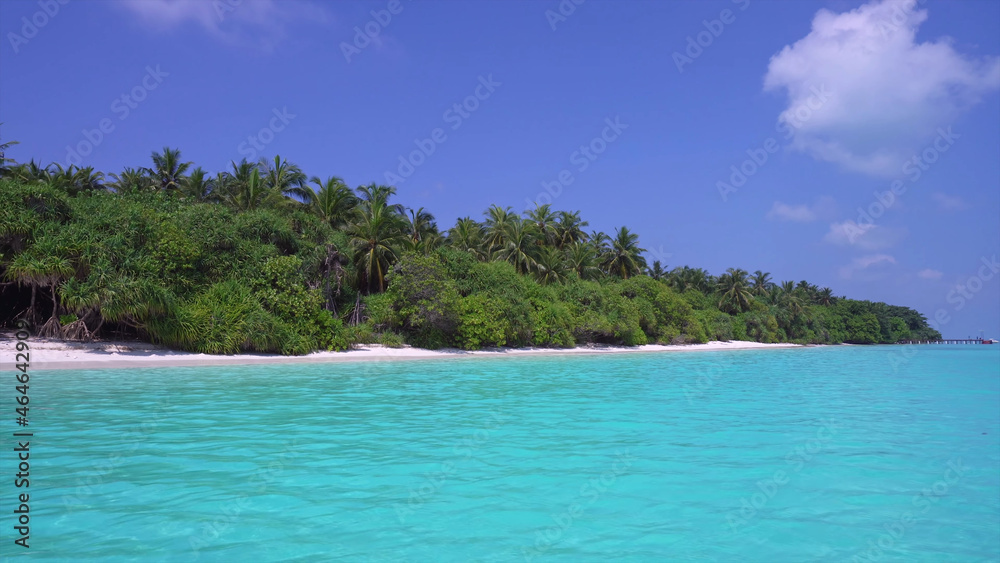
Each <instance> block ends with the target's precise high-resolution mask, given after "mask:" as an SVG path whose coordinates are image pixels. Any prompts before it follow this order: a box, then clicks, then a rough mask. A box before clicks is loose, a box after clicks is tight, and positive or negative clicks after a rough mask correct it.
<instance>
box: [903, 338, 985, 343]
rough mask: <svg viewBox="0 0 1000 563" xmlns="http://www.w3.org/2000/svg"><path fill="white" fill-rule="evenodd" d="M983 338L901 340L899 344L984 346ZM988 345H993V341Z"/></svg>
mask: <svg viewBox="0 0 1000 563" xmlns="http://www.w3.org/2000/svg"><path fill="white" fill-rule="evenodd" d="M983 343H984V342H983V339H982V338H942V339H940V340H900V341H899V344H983ZM986 343H989V344H992V343H993V341H987V342H986Z"/></svg>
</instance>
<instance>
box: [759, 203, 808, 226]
mask: <svg viewBox="0 0 1000 563" xmlns="http://www.w3.org/2000/svg"><path fill="white" fill-rule="evenodd" d="M767 218H768V219H779V220H782V221H795V222H797V223H808V222H809V221H815V220H816V214H815V213H813V210H812V209H809V206H808V205H789V204H787V203H782V202H780V201H776V202H774V205H772V206H771V210H770V211H768V212H767Z"/></svg>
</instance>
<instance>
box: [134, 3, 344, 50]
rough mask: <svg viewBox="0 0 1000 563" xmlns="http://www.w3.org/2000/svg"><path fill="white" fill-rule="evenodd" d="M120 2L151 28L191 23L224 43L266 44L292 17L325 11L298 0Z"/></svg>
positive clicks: (314, 18)
mask: <svg viewBox="0 0 1000 563" xmlns="http://www.w3.org/2000/svg"><path fill="white" fill-rule="evenodd" d="M116 5H119V6H122V7H123V8H125V9H126V10H127V11H129V12H131V13H132V14H134V15H135V16H137V17H138V18H139V20H140V21H142V22H143V23H144V24H146V25H148V26H150V27H151V28H153V29H155V30H164V29H172V28H175V27H177V26H180V25H184V24H188V23H193V24H195V25H198V26H200V27H201V28H202V29H204V30H205V31H207V32H208V33H209V34H211V35H212V36H214V37H216V38H218V39H219V40H222V41H224V42H227V43H247V42H249V41H256V42H258V43H259V44H261V45H262V46H264V47H266V48H270V47H273V45H274V44H275V43H276V42H278V41H279V40H281V39H282V38H284V37H285V36H286V35H287V31H286V26H287V24H289V23H291V22H295V21H310V22H317V23H323V22H325V21H326V20H327V15H326V12H325V11H324V10H323V9H322V8H320V7H319V6H317V5H314V4H311V3H309V2H305V1H300V0H284V1H282V2H279V1H278V0H212V1H208V0H122V1H121V2H117V3H116Z"/></svg>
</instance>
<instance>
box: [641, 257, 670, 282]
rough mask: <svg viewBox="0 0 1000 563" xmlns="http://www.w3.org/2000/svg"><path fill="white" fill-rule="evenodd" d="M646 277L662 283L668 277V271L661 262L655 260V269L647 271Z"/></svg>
mask: <svg viewBox="0 0 1000 563" xmlns="http://www.w3.org/2000/svg"><path fill="white" fill-rule="evenodd" d="M646 275H647V276H649V277H651V278H653V279H654V280H656V281H660V280H662V279H663V278H664V276H666V271H665V270H664V269H663V264H661V263H660V261H659V260H653V267H652V268H649V269H647V270H646Z"/></svg>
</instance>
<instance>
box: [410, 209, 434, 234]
mask: <svg viewBox="0 0 1000 563" xmlns="http://www.w3.org/2000/svg"><path fill="white" fill-rule="evenodd" d="M406 230H407V234H408V235H409V237H410V240H412V241H413V242H415V243H418V242H420V241H421V240H422V239H424V238H426V237H428V236H431V235H433V234H436V233H437V232H438V229H437V221H435V220H434V216H433V215H431V214H430V212H429V211H426V210H424V208H423V207H421V208H420V209H417V210H413V209H410V210H409V217H407V218H406Z"/></svg>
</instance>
